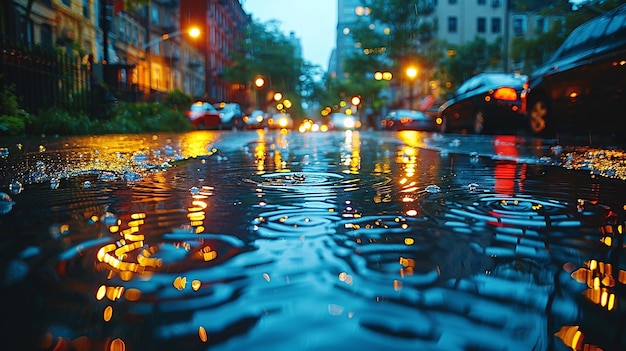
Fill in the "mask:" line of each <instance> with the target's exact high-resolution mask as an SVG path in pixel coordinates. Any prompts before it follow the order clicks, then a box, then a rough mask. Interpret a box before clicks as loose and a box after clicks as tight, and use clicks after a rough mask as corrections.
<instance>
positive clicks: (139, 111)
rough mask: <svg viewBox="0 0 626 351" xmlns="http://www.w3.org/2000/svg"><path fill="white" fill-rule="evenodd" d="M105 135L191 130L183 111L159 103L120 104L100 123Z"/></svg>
mask: <svg viewBox="0 0 626 351" xmlns="http://www.w3.org/2000/svg"><path fill="white" fill-rule="evenodd" d="M101 123H102V125H101V127H100V129H101V130H102V131H103V132H105V133H122V134H124V133H150V132H182V131H187V130H191V129H192V126H191V123H190V122H189V121H188V120H187V117H186V116H185V114H184V112H183V111H180V110H175V109H171V108H170V107H168V106H165V105H161V104H159V103H149V102H140V103H128V102H127V103H121V104H120V106H119V108H118V109H117V110H116V112H115V114H114V116H113V117H112V118H111V119H110V120H108V121H103V122H101Z"/></svg>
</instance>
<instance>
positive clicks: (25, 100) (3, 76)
mask: <svg viewBox="0 0 626 351" xmlns="http://www.w3.org/2000/svg"><path fill="white" fill-rule="evenodd" d="M0 54H1V55H2V56H1V57H0V83H1V84H0V89H7V88H8V89H13V92H14V93H15V95H16V96H17V97H18V103H19V106H20V107H21V108H23V109H24V110H26V111H27V112H29V113H37V112H39V111H41V110H46V109H49V108H52V107H58V108H61V109H64V110H67V111H70V112H84V113H87V114H89V115H92V116H95V115H97V114H98V110H99V105H100V102H101V100H102V97H103V94H102V91H100V89H98V87H97V85H96V82H95V78H94V75H93V71H92V69H91V63H90V62H89V61H88V60H86V61H87V62H83V60H82V59H81V58H80V57H76V56H72V55H67V54H64V53H60V52H57V51H55V50H54V49H53V48H44V47H41V46H34V45H29V44H28V43H23V42H15V41H8V40H5V39H3V38H0Z"/></svg>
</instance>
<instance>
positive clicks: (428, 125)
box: [380, 110, 441, 132]
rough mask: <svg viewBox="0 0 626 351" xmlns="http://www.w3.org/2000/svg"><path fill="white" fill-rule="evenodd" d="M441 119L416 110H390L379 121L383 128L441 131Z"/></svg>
mask: <svg viewBox="0 0 626 351" xmlns="http://www.w3.org/2000/svg"><path fill="white" fill-rule="evenodd" d="M438 121H441V119H439V118H437V117H435V116H429V115H428V114H426V113H425V112H422V111H416V110H391V111H389V113H388V114H387V115H386V116H385V117H384V118H383V119H382V120H381V121H380V124H381V128H382V129H384V130H421V131H425V132H439V131H441V122H439V123H438Z"/></svg>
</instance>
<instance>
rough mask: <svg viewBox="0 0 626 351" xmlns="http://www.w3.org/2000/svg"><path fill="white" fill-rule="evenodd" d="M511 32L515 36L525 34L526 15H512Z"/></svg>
mask: <svg viewBox="0 0 626 351" xmlns="http://www.w3.org/2000/svg"><path fill="white" fill-rule="evenodd" d="M513 34H515V35H516V36H522V35H524V34H526V17H524V16H515V17H513Z"/></svg>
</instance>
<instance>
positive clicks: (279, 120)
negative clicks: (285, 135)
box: [267, 113, 293, 129]
mask: <svg viewBox="0 0 626 351" xmlns="http://www.w3.org/2000/svg"><path fill="white" fill-rule="evenodd" d="M267 124H268V127H269V128H270V129H293V119H292V118H291V115H290V114H288V113H275V114H274V115H272V117H270V119H269V120H268V121H267Z"/></svg>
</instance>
